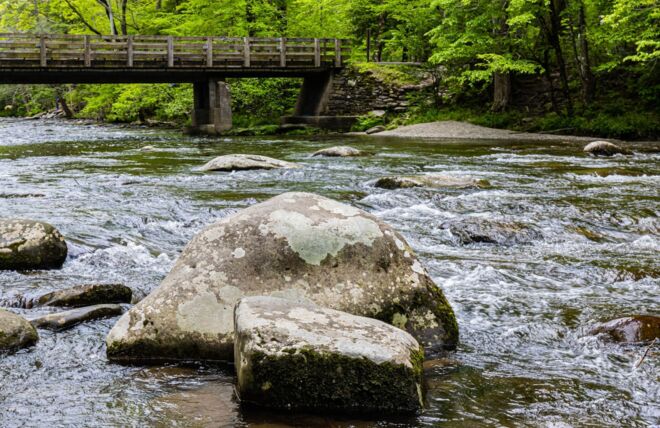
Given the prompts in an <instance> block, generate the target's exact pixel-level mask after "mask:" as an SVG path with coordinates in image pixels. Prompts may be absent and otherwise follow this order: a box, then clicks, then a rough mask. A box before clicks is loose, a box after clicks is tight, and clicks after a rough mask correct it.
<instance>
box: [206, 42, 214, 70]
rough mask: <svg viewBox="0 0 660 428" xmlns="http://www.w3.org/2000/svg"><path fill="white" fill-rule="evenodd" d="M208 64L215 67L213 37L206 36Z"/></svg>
mask: <svg viewBox="0 0 660 428" xmlns="http://www.w3.org/2000/svg"><path fill="white" fill-rule="evenodd" d="M206 66H207V67H213V37H207V38H206Z"/></svg>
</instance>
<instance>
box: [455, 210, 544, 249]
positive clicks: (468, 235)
mask: <svg viewBox="0 0 660 428" xmlns="http://www.w3.org/2000/svg"><path fill="white" fill-rule="evenodd" d="M442 228H443V229H449V232H450V233H451V234H452V236H454V237H455V238H456V239H457V240H458V241H459V242H460V243H461V244H463V245H468V244H475V243H484V244H499V245H514V244H525V243H529V242H531V241H534V240H538V239H541V238H542V237H543V235H542V234H541V232H539V231H538V230H536V229H533V228H531V227H529V226H527V225H524V224H522V223H505V222H500V221H492V220H486V219H482V218H476V217H474V218H467V219H464V220H459V221H451V222H447V223H444V224H443V225H442Z"/></svg>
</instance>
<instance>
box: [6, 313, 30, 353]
mask: <svg viewBox="0 0 660 428" xmlns="http://www.w3.org/2000/svg"><path fill="white" fill-rule="evenodd" d="M37 340H39V336H38V335H37V330H35V329H34V327H32V325H31V324H30V323H29V322H28V321H27V320H26V319H25V318H23V317H21V316H19V315H16V314H14V313H12V312H9V311H5V310H3V309H0V354H2V353H5V352H12V351H16V350H18V349H22V348H27V347H28V346H32V345H34V344H35V343H37Z"/></svg>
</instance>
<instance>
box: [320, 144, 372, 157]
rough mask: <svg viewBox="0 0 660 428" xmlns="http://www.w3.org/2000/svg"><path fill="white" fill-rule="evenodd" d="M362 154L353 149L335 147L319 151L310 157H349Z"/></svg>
mask: <svg viewBox="0 0 660 428" xmlns="http://www.w3.org/2000/svg"><path fill="white" fill-rule="evenodd" d="M364 154H365V153H364V152H363V151H361V150H358V149H355V148H353V147H349V146H335V147H328V148H326V149H321V150H318V151H316V152H314V154H313V155H312V156H326V157H342V158H345V157H350V156H364Z"/></svg>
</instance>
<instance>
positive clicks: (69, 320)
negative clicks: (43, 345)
mask: <svg viewBox="0 0 660 428" xmlns="http://www.w3.org/2000/svg"><path fill="white" fill-rule="evenodd" d="M123 312H124V309H123V308H122V307H121V305H114V304H110V305H93V306H86V307H84V308H76V309H71V310H69V311H63V312H57V313H54V314H48V315H44V316H42V317H38V318H34V319H31V320H30V323H31V324H32V325H33V326H35V327H37V328H45V329H47V330H66V329H67V328H71V327H73V326H76V325H78V324H80V323H82V322H87V321H94V320H98V319H102V318H110V317H114V316H117V315H121V314H122V313H123Z"/></svg>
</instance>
